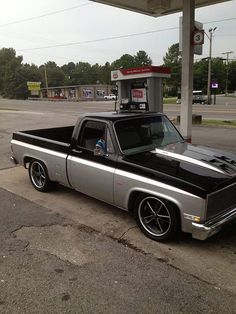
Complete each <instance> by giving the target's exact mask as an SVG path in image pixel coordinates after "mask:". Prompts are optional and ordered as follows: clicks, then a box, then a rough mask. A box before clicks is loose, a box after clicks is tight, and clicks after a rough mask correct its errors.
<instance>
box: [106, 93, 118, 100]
mask: <svg viewBox="0 0 236 314" xmlns="http://www.w3.org/2000/svg"><path fill="white" fill-rule="evenodd" d="M104 99H105V100H116V95H114V94H109V95H105V96H104Z"/></svg>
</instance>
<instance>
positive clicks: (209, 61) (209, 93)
mask: <svg viewBox="0 0 236 314" xmlns="http://www.w3.org/2000/svg"><path fill="white" fill-rule="evenodd" d="M216 28H217V27H214V28H210V29H209V34H210V36H208V35H207V33H205V34H206V36H207V37H208V39H209V41H210V47H209V58H208V80H207V103H208V104H209V105H210V104H211V53H212V36H213V33H214V32H215V30H216Z"/></svg>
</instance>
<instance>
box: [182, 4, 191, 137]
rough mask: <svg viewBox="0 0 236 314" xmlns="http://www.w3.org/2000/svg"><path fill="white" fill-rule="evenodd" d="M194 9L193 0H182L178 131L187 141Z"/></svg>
mask: <svg viewBox="0 0 236 314" xmlns="http://www.w3.org/2000/svg"><path fill="white" fill-rule="evenodd" d="M194 10H195V0H183V27H182V29H183V34H182V38H183V47H182V79H181V111H180V132H181V134H182V135H183V137H184V138H185V139H186V140H187V141H188V142H191V135H192V100H193V93H192V92H193V44H192V32H193V30H194Z"/></svg>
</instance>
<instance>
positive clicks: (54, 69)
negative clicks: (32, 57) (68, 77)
mask: <svg viewBox="0 0 236 314" xmlns="http://www.w3.org/2000/svg"><path fill="white" fill-rule="evenodd" d="M45 69H46V75H47V81H48V86H51V87H55V86H62V85H64V81H65V74H64V72H63V71H62V69H61V68H60V67H59V66H57V64H56V63H55V62H54V61H48V62H47V63H45V65H41V66H40V67H39V70H40V73H41V81H42V82H43V86H44V87H46V81H45Z"/></svg>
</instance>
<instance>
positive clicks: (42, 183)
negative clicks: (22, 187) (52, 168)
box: [29, 160, 55, 192]
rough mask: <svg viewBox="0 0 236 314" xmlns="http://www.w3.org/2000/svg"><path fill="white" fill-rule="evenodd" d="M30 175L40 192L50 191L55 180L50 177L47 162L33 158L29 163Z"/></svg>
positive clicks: (34, 185)
mask: <svg viewBox="0 0 236 314" xmlns="http://www.w3.org/2000/svg"><path fill="white" fill-rule="evenodd" d="M29 177H30V181H31V183H32V185H33V187H34V188H35V189H36V190H37V191H40V192H47V191H50V190H51V189H52V188H53V187H54V186H55V182H52V181H51V180H50V179H49V176H48V171H47V168H46V166H45V164H44V163H43V162H42V161H40V160H32V161H31V162H30V164H29Z"/></svg>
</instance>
